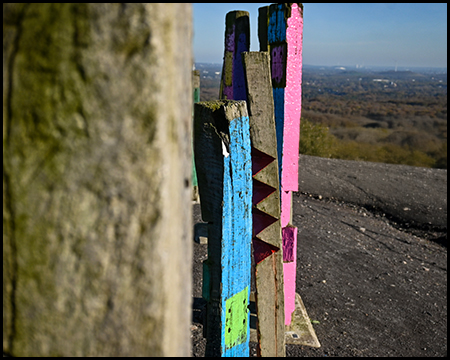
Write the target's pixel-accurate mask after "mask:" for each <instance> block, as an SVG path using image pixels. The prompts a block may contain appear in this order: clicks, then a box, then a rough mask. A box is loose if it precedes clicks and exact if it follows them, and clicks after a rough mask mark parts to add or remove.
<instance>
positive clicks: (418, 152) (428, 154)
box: [300, 118, 447, 169]
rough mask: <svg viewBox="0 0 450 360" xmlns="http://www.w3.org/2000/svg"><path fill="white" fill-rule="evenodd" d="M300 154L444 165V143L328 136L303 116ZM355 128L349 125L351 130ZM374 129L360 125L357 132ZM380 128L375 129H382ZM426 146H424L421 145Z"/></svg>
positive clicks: (418, 164)
mask: <svg viewBox="0 0 450 360" xmlns="http://www.w3.org/2000/svg"><path fill="white" fill-rule="evenodd" d="M300 129H301V130H300V153H301V154H305V155H312V156H319V157H327V158H334V159H344V160H357V161H373V162H382V163H387V164H404V165H411V166H419V167H435V168H445V169H446V168H447V142H444V143H442V145H441V147H440V148H435V147H434V148H433V150H432V151H430V150H428V147H429V143H428V142H425V143H424V146H423V147H422V146H418V145H419V144H416V146H412V145H411V144H409V143H404V144H396V143H390V142H388V143H383V142H377V141H370V138H369V137H368V136H365V137H364V136H359V137H355V138H356V139H358V140H354V139H349V138H348V137H346V138H345V139H339V138H337V137H335V136H334V135H332V134H331V133H330V131H329V128H328V127H326V126H324V125H322V124H314V123H313V122H311V121H309V120H308V119H306V118H302V119H301V125H300ZM354 130H355V128H352V131H354ZM373 130H374V129H364V128H361V132H366V134H368V133H372V134H374V136H375V135H376V134H375V133H376V132H375V131H373ZM383 130H384V129H380V130H378V131H381V132H383ZM425 145H426V146H425Z"/></svg>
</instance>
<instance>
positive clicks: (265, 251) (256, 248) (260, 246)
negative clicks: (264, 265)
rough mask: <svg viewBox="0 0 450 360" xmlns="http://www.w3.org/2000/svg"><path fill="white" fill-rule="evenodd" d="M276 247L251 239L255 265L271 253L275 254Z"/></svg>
mask: <svg viewBox="0 0 450 360" xmlns="http://www.w3.org/2000/svg"><path fill="white" fill-rule="evenodd" d="M278 250H280V249H278V248H277V247H275V246H273V245H270V244H268V243H266V242H264V241H261V240H259V239H257V238H253V256H254V258H255V263H256V264H259V263H260V262H261V261H263V260H264V259H265V258H266V257H269V256H270V255H272V254H273V253H275V252H277V251H278Z"/></svg>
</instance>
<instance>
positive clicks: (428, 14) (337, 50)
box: [193, 3, 447, 69]
mask: <svg viewBox="0 0 450 360" xmlns="http://www.w3.org/2000/svg"><path fill="white" fill-rule="evenodd" d="M267 5H270V3H194V4H193V21H194V42H193V46H194V61H195V62H205V63H219V64H221V63H222V61H223V55H224V33H225V16H226V14H227V12H229V11H233V10H246V11H248V12H249V13H250V36H251V39H250V51H259V43H258V28H257V26H258V8H259V7H262V6H267ZM303 7H304V13H303V19H304V28H303V64H305V65H318V66H356V65H360V66H365V67H367V66H392V67H393V68H394V67H395V66H396V65H397V66H398V68H399V69H400V68H402V67H447V4H446V3H409V4H405V3H397V4H395V3H358V4H353V3H349V4H343V3H331V4H324V3H303Z"/></svg>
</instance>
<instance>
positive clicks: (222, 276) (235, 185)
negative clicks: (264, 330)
mask: <svg viewBox="0 0 450 360" xmlns="http://www.w3.org/2000/svg"><path fill="white" fill-rule="evenodd" d="M194 153H195V162H196V165H197V175H198V182H199V193H200V200H201V210H202V218H203V220H204V221H207V222H208V259H207V261H206V262H205V263H204V282H205V283H204V285H203V294H204V297H205V299H206V300H207V310H206V324H205V325H206V329H205V330H206V331H205V335H206V339H207V345H206V356H249V338H250V312H249V311H248V305H249V297H250V272H251V238H252V217H251V206H252V184H251V181H252V166H251V149H250V130H249V118H248V114H247V106H246V103H245V101H230V100H221V101H217V102H200V103H197V104H195V106H194Z"/></svg>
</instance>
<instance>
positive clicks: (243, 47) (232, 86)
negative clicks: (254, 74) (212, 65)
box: [220, 11, 250, 100]
mask: <svg viewBox="0 0 450 360" xmlns="http://www.w3.org/2000/svg"><path fill="white" fill-rule="evenodd" d="M249 50H250V20H249V13H248V12H247V11H230V12H229V13H227V15H226V18H225V54H224V59H223V68H222V80H221V83H220V98H221V99H230V100H246V99H247V91H246V86H245V77H244V67H243V64H242V56H241V53H242V52H244V51H249Z"/></svg>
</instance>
